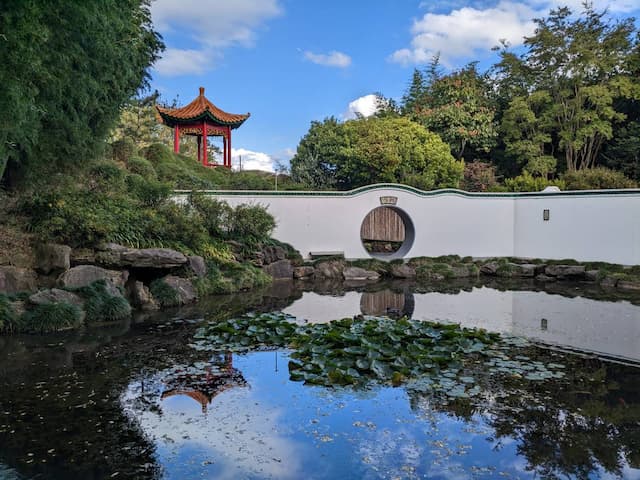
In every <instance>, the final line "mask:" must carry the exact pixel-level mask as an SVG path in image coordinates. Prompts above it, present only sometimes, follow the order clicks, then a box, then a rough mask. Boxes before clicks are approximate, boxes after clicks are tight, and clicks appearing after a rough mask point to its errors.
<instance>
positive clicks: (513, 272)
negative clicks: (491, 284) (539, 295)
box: [496, 262, 520, 278]
mask: <svg viewBox="0 0 640 480" xmlns="http://www.w3.org/2000/svg"><path fill="white" fill-rule="evenodd" d="M519 267H520V265H518V264H517V263H511V262H509V263H501V264H499V265H498V269H497V270H496V275H497V276H498V277H502V278H513V277H518V276H520V273H519V272H520V268H519Z"/></svg>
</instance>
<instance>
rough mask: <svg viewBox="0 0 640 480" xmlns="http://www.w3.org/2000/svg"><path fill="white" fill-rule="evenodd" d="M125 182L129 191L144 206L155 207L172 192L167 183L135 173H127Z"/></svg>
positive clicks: (164, 200)
mask: <svg viewBox="0 0 640 480" xmlns="http://www.w3.org/2000/svg"><path fill="white" fill-rule="evenodd" d="M126 183H127V187H128V190H129V192H130V193H131V194H132V195H133V196H135V197H136V198H137V199H138V200H140V203H141V204H142V205H144V206H145V207H156V206H158V205H161V204H162V203H164V202H166V201H167V199H168V198H169V196H170V195H171V193H172V188H171V186H170V185H169V184H168V183H163V182H159V181H158V180H154V179H153V178H144V177H143V176H141V175H138V174H137V173H134V174H132V175H128V176H127V178H126Z"/></svg>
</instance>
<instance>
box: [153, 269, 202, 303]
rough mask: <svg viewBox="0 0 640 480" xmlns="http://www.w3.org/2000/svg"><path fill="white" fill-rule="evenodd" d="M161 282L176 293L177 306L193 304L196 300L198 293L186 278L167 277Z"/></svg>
mask: <svg viewBox="0 0 640 480" xmlns="http://www.w3.org/2000/svg"><path fill="white" fill-rule="evenodd" d="M162 281H163V282H164V283H166V284H167V285H168V286H169V287H171V288H172V289H173V290H175V291H176V293H177V294H178V304H179V305H186V304H188V303H193V302H195V301H196V300H197V299H198V293H197V291H196V289H195V287H194V286H193V283H191V280H189V279H188V278H182V277H176V276H175V275H167V276H166V277H164V278H163V279H162Z"/></svg>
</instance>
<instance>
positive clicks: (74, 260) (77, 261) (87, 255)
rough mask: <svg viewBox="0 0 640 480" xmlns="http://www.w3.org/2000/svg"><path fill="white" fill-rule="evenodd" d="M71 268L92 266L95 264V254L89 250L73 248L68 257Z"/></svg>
mask: <svg viewBox="0 0 640 480" xmlns="http://www.w3.org/2000/svg"><path fill="white" fill-rule="evenodd" d="M69 260H70V262H71V266H72V267H75V266H77V265H93V264H94V263H96V252H95V251H93V250H91V249H90V248H74V249H73V250H72V251H71V255H70V257H69Z"/></svg>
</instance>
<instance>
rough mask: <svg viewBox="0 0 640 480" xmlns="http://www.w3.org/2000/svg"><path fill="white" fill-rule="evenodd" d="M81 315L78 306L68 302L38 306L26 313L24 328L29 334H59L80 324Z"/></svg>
mask: <svg viewBox="0 0 640 480" xmlns="http://www.w3.org/2000/svg"><path fill="white" fill-rule="evenodd" d="M80 318H81V313H80V309H79V308H78V307H77V306H76V305H72V304H70V303H66V302H58V303H48V304H44V305H37V306H36V307H35V308H34V309H33V310H30V311H27V312H25V314H24V316H23V324H24V325H23V328H24V330H26V331H28V332H35V333H47V332H57V331H59V330H65V329H68V328H74V327H77V326H78V325H79V324H80Z"/></svg>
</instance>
